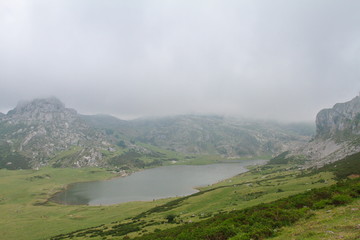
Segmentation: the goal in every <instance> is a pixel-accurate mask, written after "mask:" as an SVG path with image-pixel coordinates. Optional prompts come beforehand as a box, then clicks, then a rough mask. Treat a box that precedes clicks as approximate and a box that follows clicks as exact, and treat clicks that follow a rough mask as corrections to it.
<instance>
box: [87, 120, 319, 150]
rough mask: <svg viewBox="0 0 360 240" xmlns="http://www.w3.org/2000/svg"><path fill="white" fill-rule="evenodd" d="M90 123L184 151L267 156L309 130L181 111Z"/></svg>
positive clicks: (302, 139) (297, 141)
mask: <svg viewBox="0 0 360 240" xmlns="http://www.w3.org/2000/svg"><path fill="white" fill-rule="evenodd" d="M86 120H87V121H88V123H89V124H90V125H92V126H94V127H100V128H105V129H109V128H110V129H111V130H112V131H114V132H117V133H119V134H121V135H122V136H126V137H127V138H128V139H129V140H131V141H135V142H142V143H146V144H151V145H154V146H157V147H159V148H163V149H167V150H170V151H175V152H180V153H184V154H206V155H209V154H210V155H221V156H223V157H259V156H271V155H273V154H276V153H279V152H281V151H284V150H286V149H288V148H290V147H293V146H294V145H297V144H300V143H304V142H306V141H308V140H309V139H310V136H309V134H310V135H311V134H312V133H313V131H312V126H311V125H310V126H309V125H307V124H298V125H285V124H278V123H273V122H265V121H263V122H261V121H249V120H239V119H235V118H229V117H221V116H199V115H181V116H172V117H162V118H152V119H137V120H133V121H118V122H116V120H115V118H111V117H106V116H93V117H90V116H87V117H86Z"/></svg>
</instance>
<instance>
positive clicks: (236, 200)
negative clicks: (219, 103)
mask: <svg viewBox="0 0 360 240" xmlns="http://www.w3.org/2000/svg"><path fill="white" fill-rule="evenodd" d="M332 178H334V175H333V174H332V173H329V172H322V173H316V174H313V175H311V176H307V175H306V174H305V173H303V172H301V171H300V170H298V169H297V168H296V167H295V166H291V165H268V166H261V167H253V168H252V170H251V171H250V172H247V173H244V174H241V175H238V176H236V177H233V178H231V179H228V180H225V181H222V182H219V183H217V184H214V185H211V186H208V187H204V188H201V189H200V190H201V191H200V192H198V193H196V194H193V195H191V196H186V197H181V198H172V199H168V200H167V202H165V203H160V202H156V203H157V206H156V207H153V208H150V209H148V210H147V211H143V212H142V213H140V214H134V215H133V216H132V217H129V218H128V219H125V220H119V221H115V222H113V223H112V224H105V225H100V226H97V227H93V228H88V229H83V230H77V231H73V232H69V233H67V234H61V235H57V236H54V237H53V238H52V239H56V240H58V239H89V238H91V239H127V238H133V237H139V236H143V235H146V234H148V233H156V232H159V231H161V230H165V229H169V228H173V227H175V226H180V225H183V226H186V225H188V224H190V225H191V224H192V223H196V222H201V221H203V220H205V219H212V217H214V216H218V215H219V214H223V213H227V212H232V211H234V210H235V211H237V210H241V209H244V208H247V207H253V206H256V205H258V204H261V203H268V202H272V201H275V200H277V199H280V198H284V197H288V196H291V195H294V194H297V193H301V192H304V191H307V190H309V189H314V188H320V187H324V186H328V185H331V184H333V183H335V181H334V180H333V179H332ZM169 231H171V230H169ZM154 239H157V238H154Z"/></svg>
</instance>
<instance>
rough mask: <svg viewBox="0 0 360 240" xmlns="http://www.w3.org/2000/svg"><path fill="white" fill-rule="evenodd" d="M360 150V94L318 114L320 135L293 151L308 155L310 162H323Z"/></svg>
mask: <svg viewBox="0 0 360 240" xmlns="http://www.w3.org/2000/svg"><path fill="white" fill-rule="evenodd" d="M359 151H360V96H357V97H355V98H353V99H352V100H351V101H348V102H345V103H337V104H335V105H334V107H333V108H330V109H323V110H321V111H320V112H319V113H318V114H317V116H316V136H315V138H314V139H313V140H312V141H310V142H309V143H307V144H305V145H303V146H301V147H300V148H298V149H296V150H294V151H292V155H304V156H305V157H306V158H307V159H308V160H309V162H308V163H307V165H308V166H322V165H325V164H327V163H330V162H334V161H337V160H340V159H342V158H344V157H346V156H348V155H351V154H354V153H357V152H359Z"/></svg>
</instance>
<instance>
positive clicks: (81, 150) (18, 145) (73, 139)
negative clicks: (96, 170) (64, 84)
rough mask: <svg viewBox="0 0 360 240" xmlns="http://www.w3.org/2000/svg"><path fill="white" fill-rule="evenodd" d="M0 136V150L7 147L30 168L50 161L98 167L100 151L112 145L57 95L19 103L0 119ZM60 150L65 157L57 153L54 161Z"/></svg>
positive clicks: (59, 163)
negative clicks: (56, 96) (26, 162)
mask: <svg viewBox="0 0 360 240" xmlns="http://www.w3.org/2000/svg"><path fill="white" fill-rule="evenodd" d="M0 139H1V143H2V145H1V146H2V149H3V152H6V149H8V152H10V153H12V154H13V153H17V154H18V155H19V156H23V157H24V161H29V166H31V167H39V166H43V165H49V164H50V163H51V164H58V165H59V166H62V165H66V166H77V167H82V166H99V165H102V164H103V163H102V155H101V153H100V151H101V150H102V149H106V148H108V147H109V146H111V144H110V143H109V142H108V141H107V139H106V136H105V135H104V134H103V133H102V132H101V131H98V130H96V129H94V128H92V127H90V126H89V125H88V124H87V123H86V122H85V121H84V120H82V119H81V118H80V116H79V115H78V114H77V112H76V111H75V110H73V109H69V108H66V107H65V106H64V104H63V103H62V102H60V101H59V100H58V99H56V98H48V99H35V100H33V101H30V102H21V103H19V104H18V105H17V107H16V108H15V109H13V110H11V111H9V112H8V113H7V114H6V115H4V116H2V117H1V118H0ZM59 153H61V154H63V155H64V156H67V157H64V158H61V156H58V159H57V160H58V162H56V160H55V158H56V156H57V155H58V154H59ZM4 155H6V154H2V156H4ZM8 155H9V154H8ZM10 155H11V154H10ZM51 160H54V162H51ZM4 161H5V160H3V164H8V165H11V164H13V163H12V162H11V161H9V162H6V163H4Z"/></svg>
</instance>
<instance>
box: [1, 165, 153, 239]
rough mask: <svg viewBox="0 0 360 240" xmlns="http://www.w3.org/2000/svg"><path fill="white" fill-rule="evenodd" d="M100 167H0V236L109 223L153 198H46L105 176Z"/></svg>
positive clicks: (35, 235)
mask: <svg viewBox="0 0 360 240" xmlns="http://www.w3.org/2000/svg"><path fill="white" fill-rule="evenodd" d="M115 176H116V175H114V174H112V173H110V172H108V171H105V170H103V169H94V168H86V169H54V168H44V169H41V170H39V171H35V170H17V171H10V170H3V169H2V170H0V213H1V218H0V234H1V239H6V240H11V239H27V240H28V239H29V240H30V239H46V238H49V237H50V236H52V235H56V234H60V233H64V232H69V231H73V230H76V229H79V228H87V227H90V226H94V225H99V224H102V223H110V222H112V221H114V219H116V220H122V219H125V218H127V217H130V216H133V215H134V214H139V213H141V212H143V211H144V210H147V209H149V208H151V207H153V206H154V205H155V203H153V202H146V203H135V202H134V203H126V204H121V205H116V206H107V207H101V206H99V207H90V206H64V205H59V204H55V203H52V202H48V201H47V199H48V198H49V197H50V196H51V195H52V194H54V193H55V192H57V191H60V190H62V189H64V188H65V187H66V185H67V184H69V183H73V182H79V181H93V180H99V179H107V178H111V177H115Z"/></svg>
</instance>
